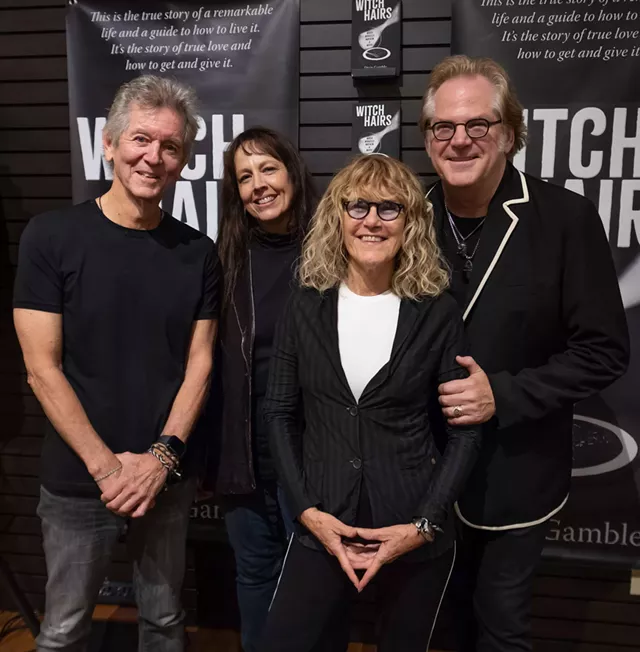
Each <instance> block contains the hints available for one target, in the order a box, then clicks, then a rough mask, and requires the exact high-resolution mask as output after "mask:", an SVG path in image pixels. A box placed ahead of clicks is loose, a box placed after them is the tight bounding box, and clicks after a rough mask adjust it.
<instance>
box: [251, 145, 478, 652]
mask: <svg viewBox="0 0 640 652" xmlns="http://www.w3.org/2000/svg"><path fill="white" fill-rule="evenodd" d="M300 281H301V285H302V287H301V288H300V289H299V290H298V291H297V292H295V293H294V294H293V296H292V298H291V300H290V301H289V304H288V306H287V309H286V311H285V313H284V315H283V318H282V321H281V323H280V325H279V328H278V330H277V332H276V338H275V342H274V351H273V357H272V361H271V369H270V376H269V386H268V389H267V398H266V405H265V420H266V421H267V423H268V424H269V432H270V442H271V449H272V453H273V457H274V460H275V463H276V467H277V471H278V477H279V480H280V482H281V484H282V486H283V488H284V490H285V493H286V495H287V498H288V501H289V506H290V507H291V509H292V511H293V513H294V515H295V517H296V520H297V522H298V523H299V524H300V525H301V526H302V527H301V528H300V531H299V532H298V533H297V534H296V535H295V536H294V537H292V540H291V543H290V545H289V550H288V552H287V556H286V559H285V563H284V567H283V571H282V574H281V576H280V580H279V584H278V588H277V590H276V593H275V596H274V599H273V602H272V606H271V610H270V613H269V617H268V619H267V626H266V631H265V633H264V635H263V645H262V650H263V651H264V652H267V651H268V652H272V651H273V652H275V651H277V652H287V651H291V652H306V651H307V650H311V649H312V648H313V647H314V645H315V644H316V643H317V642H318V641H319V640H320V639H321V637H322V634H323V631H324V630H325V629H326V628H328V627H329V626H330V623H332V622H335V620H336V619H339V618H340V614H341V613H344V611H345V609H346V608H347V607H348V604H349V597H350V595H351V594H354V593H355V592H356V591H358V592H360V591H363V590H366V587H368V585H369V583H370V582H371V580H373V579H374V578H375V583H376V584H378V587H377V592H376V596H377V598H378V600H377V604H378V608H379V618H378V622H379V623H380V632H379V641H378V650H379V651H380V652H392V651H393V652H397V651H398V650H402V651H403V652H413V651H414V650H415V651H416V652H417V651H418V650H420V652H424V650H425V649H426V648H428V645H429V640H430V637H431V632H432V629H433V624H434V622H435V620H436V617H437V614H438V609H439V606H440V601H441V598H442V594H443V592H444V590H445V588H446V584H447V582H448V578H449V575H450V572H451V568H452V566H453V562H454V558H455V552H454V551H455V546H454V538H455V537H454V530H453V521H452V514H451V506H452V504H453V502H454V501H455V499H456V497H457V496H458V494H459V493H460V491H461V489H462V486H463V484H464V481H465V478H466V477H467V475H468V473H469V471H470V469H471V466H472V465H473V463H474V461H475V459H476V456H477V452H478V449H479V443H480V434H479V432H480V431H479V430H478V429H477V428H476V427H470V428H454V427H450V426H445V425H444V423H443V420H442V417H441V413H440V410H439V407H438V401H437V398H438V385H439V384H440V383H442V382H445V381H447V380H452V379H455V378H462V377H464V376H465V371H464V370H463V369H462V368H461V367H460V366H459V365H458V364H457V362H456V356H457V355H459V354H462V353H463V352H464V344H463V327H462V320H461V316H460V313H459V311H458V309H457V307H456V303H455V301H454V299H453V298H452V297H451V296H449V295H448V294H447V293H445V292H444V291H445V289H446V287H447V283H448V280H447V273H446V271H445V269H444V267H443V263H442V259H441V257H440V253H439V251H438V248H437V245H436V242H435V234H434V227H433V221H432V212H431V207H430V205H429V204H428V203H427V202H426V200H425V199H424V195H423V189H422V187H421V185H420V182H419V181H418V179H417V178H416V177H415V175H414V174H413V173H412V172H411V171H410V170H409V168H408V167H406V166H405V165H404V164H402V163H400V162H399V161H396V160H394V159H391V158H387V157H384V156H379V155H374V156H364V157H358V158H356V159H354V161H353V162H352V163H350V164H349V165H348V166H347V167H345V168H344V169H343V170H341V171H340V172H339V173H338V174H337V175H336V176H335V177H334V179H333V180H332V181H331V183H330V184H329V187H328V189H327V191H326V193H325V195H324V197H323V198H322V200H321V202H320V204H319V206H318V209H317V211H316V214H315V216H314V218H313V220H312V225H311V228H310V231H309V233H308V235H307V237H306V239H305V242H304V245H303V254H302V262H301V267H300ZM301 408H302V410H303V413H304V419H300V414H299V412H300V409H301ZM302 424H303V425H302ZM438 432H441V433H442V434H443V435H444V436H443V437H442V450H439V449H438V446H436V439H435V436H436V435H437V433H438ZM346 646H347V641H346V640H345V641H344V646H343V649H346ZM336 649H337V648H336Z"/></svg>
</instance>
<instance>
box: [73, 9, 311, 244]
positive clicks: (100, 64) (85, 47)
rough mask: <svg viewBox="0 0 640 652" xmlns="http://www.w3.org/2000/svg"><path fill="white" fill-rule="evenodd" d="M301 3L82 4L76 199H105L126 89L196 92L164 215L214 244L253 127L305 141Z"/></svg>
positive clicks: (77, 30)
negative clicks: (235, 147)
mask: <svg viewBox="0 0 640 652" xmlns="http://www.w3.org/2000/svg"><path fill="white" fill-rule="evenodd" d="M299 13H300V7H299V0H269V1H268V2H247V0H244V1H240V0H222V1H220V2H216V3H215V4H211V3H207V4H204V5H203V3H201V2H193V1H190V0H183V1H175V0H173V1H172V2H168V1H167V2H165V1H163V0H136V1H135V2H133V0H80V1H79V2H76V3H75V4H72V5H70V6H69V8H68V13H67V55H68V56H67V61H68V67H69V108H70V114H71V160H72V174H73V200H74V202H80V201H83V200H85V199H89V198H93V197H96V196H98V195H99V194H100V193H102V192H104V191H105V190H106V189H107V188H108V186H109V185H110V184H109V181H110V179H111V174H112V173H111V170H110V169H109V167H108V166H107V165H106V163H105V161H104V159H103V157H102V141H101V138H102V127H103V126H104V123H105V121H106V116H107V111H108V108H109V106H110V104H111V101H112V99H113V96H114V94H115V92H116V90H117V88H118V87H119V86H120V85H121V84H122V83H123V82H124V81H127V80H129V79H131V78H133V77H135V76H138V75H140V74H144V73H151V74H156V75H161V76H173V77H176V78H178V79H180V80H181V81H185V82H187V83H188V84H190V85H192V86H193V87H194V88H195V89H196V91H197V93H198V97H199V100H200V105H201V115H200V121H199V122H200V129H199V131H198V136H197V142H196V144H195V147H194V153H193V156H192V158H191V161H190V162H189V163H188V165H187V166H186V167H185V169H184V170H183V172H182V177H181V180H180V181H178V182H177V184H176V186H175V189H173V188H172V189H170V191H168V192H167V194H166V195H165V198H164V201H163V207H164V208H165V210H167V211H168V212H169V213H171V214H172V215H173V216H174V217H175V218H176V219H179V220H181V221H183V222H187V223H188V224H190V225H191V226H193V227H195V228H197V229H199V230H200V231H203V232H205V233H207V234H208V235H209V236H210V237H211V238H213V239H215V237H216V235H217V224H218V194H219V190H220V188H219V186H220V179H221V178H222V154H223V152H224V149H225V147H226V146H227V144H228V143H229V142H230V141H231V140H232V139H233V137H234V136H236V135H237V134H239V133H240V132H242V131H244V130H245V129H246V128H248V127H250V126H252V125H258V124H260V125H264V126H267V127H272V128H273V129H277V130H278V131H280V132H282V133H284V134H285V135H286V136H288V137H289V138H290V139H291V140H292V141H293V143H294V144H296V143H297V141H298V100H299V97H298V88H299V63H298V61H299V33H300V17H299Z"/></svg>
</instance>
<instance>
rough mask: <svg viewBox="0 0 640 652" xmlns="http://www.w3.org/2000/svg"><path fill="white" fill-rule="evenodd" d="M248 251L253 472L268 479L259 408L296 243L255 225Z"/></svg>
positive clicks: (270, 465)
mask: <svg viewBox="0 0 640 652" xmlns="http://www.w3.org/2000/svg"><path fill="white" fill-rule="evenodd" d="M249 253H250V261H251V279H252V291H253V306H254V315H255V337H254V344H253V387H252V403H253V405H252V415H253V423H252V429H253V443H254V460H255V466H256V469H255V472H256V478H258V479H260V480H263V481H272V480H275V477H276V476H275V470H274V468H273V462H272V460H271V455H270V453H269V442H268V434H267V428H266V425H265V423H264V421H263V418H262V409H263V403H264V396H265V394H266V391H267V380H268V378H269V359H270V358H271V350H272V345H273V337H274V334H275V328H276V324H277V322H278V319H279V318H280V315H281V314H282V311H283V310H284V307H285V304H286V303H287V300H288V298H289V295H290V293H291V289H292V287H293V275H294V270H295V264H296V260H297V258H298V256H299V255H300V245H299V242H298V239H297V238H296V237H295V236H294V235H291V234H286V235H280V234H275V233H267V232H266V231H263V230H262V229H260V228H256V229H254V230H253V232H252V234H251V240H250V244H249Z"/></svg>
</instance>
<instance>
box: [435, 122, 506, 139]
mask: <svg viewBox="0 0 640 652" xmlns="http://www.w3.org/2000/svg"><path fill="white" fill-rule="evenodd" d="M501 122H502V120H494V121H493V122H491V121H489V120H485V119H484V118H473V119H471V120H467V122H446V121H442V122H434V123H433V124H432V125H430V126H429V127H427V129H431V131H433V136H434V138H435V139H436V140H451V139H452V138H453V136H454V134H455V133H456V129H457V128H458V126H459V125H464V130H465V131H466V132H467V136H469V138H473V139H475V138H484V137H485V136H486V135H487V133H488V132H489V128H490V127H493V125H497V124H500V123H501Z"/></svg>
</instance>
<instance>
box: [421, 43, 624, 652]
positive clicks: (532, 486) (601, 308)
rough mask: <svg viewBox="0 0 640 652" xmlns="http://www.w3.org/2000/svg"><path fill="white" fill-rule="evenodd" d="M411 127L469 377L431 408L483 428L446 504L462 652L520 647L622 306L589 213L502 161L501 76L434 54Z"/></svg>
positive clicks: (511, 123)
mask: <svg viewBox="0 0 640 652" xmlns="http://www.w3.org/2000/svg"><path fill="white" fill-rule="evenodd" d="M419 124H420V127H421V129H422V131H423V133H424V137H425V146H426V150H427V153H428V154H429V156H430V158H431V161H432V163H433V166H434V168H435V170H436V172H437V173H438V175H439V176H440V181H439V182H438V183H436V184H435V186H434V187H433V188H431V190H430V191H429V193H428V197H429V199H430V200H431V202H432V203H433V207H434V213H435V220H436V227H437V230H438V239H439V243H440V246H441V248H442V250H443V252H444V254H445V257H446V259H447V261H448V263H449V266H450V270H451V292H452V293H453V295H454V296H455V298H456V299H457V301H458V303H459V305H460V306H461V308H462V310H463V313H464V320H465V330H466V335H467V339H468V344H469V351H470V356H468V357H461V358H458V362H459V363H460V364H461V365H462V366H464V367H465V368H466V369H467V370H468V371H469V374H470V375H469V377H468V378H466V379H463V380H455V381H452V382H448V383H444V384H443V385H441V386H440V403H441V406H442V409H443V413H444V415H445V417H446V418H447V419H448V421H449V423H450V424H451V425H455V426H463V425H471V424H478V423H483V424H484V427H483V447H482V450H481V453H480V457H479V461H478V463H477V464H476V466H475V469H474V471H473V472H472V474H471V476H470V479H469V481H468V483H467V485H466V489H465V491H464V493H463V495H462V496H461V497H460V499H459V501H458V503H457V504H456V513H457V515H458V518H459V524H460V542H461V544H462V545H461V546H460V548H461V551H460V555H459V558H458V571H457V575H458V577H457V580H458V581H457V588H458V590H457V591H456V593H457V597H458V598H459V603H458V611H457V614H456V623H457V625H456V629H457V630H458V631H459V632H460V633H461V637H460V646H459V649H460V651H461V652H471V651H473V652H489V651H491V652H503V651H509V652H512V651H516V650H518V651H520V650H531V649H532V648H531V642H530V640H529V632H530V626H531V622H530V620H531V619H530V608H531V598H532V586H533V578H534V574H535V570H536V566H537V563H538V561H539V559H540V555H541V553H542V549H543V545H544V540H545V536H546V533H547V530H548V522H549V519H550V518H551V517H552V516H553V515H554V514H556V513H557V512H558V511H559V510H560V509H561V508H562V507H563V505H564V504H565V502H566V500H567V497H568V493H569V484H570V478H571V465H572V422H573V406H574V404H575V403H576V402H578V401H581V400H583V399H586V398H588V397H589V396H592V395H593V394H595V393H597V392H599V391H600V390H602V389H604V388H605V387H607V386H608V385H609V384H611V383H612V382H613V381H614V380H616V379H617V378H618V377H620V376H621V375H622V374H623V373H624V372H625V370H626V367H627V364H628V356H629V340H628V331H627V325H626V320H625V314H624V309H623V306H622V301H621V299H620V292H619V288H618V282H617V277H616V272H615V269H614V265H613V262H612V258H611V253H610V250H609V247H608V243H607V239H606V236H605V233H604V229H603V228H602V224H601V221H600V218H599V216H598V213H597V211H596V209H595V207H594V206H593V204H592V203H591V202H590V201H589V200H587V199H585V198H584V197H581V196H579V195H577V194H574V193H572V192H570V191H568V190H565V189H563V188H560V187H558V186H554V185H552V184H550V183H545V182H543V181H541V180H540V179H536V178H534V177H531V176H530V175H528V174H523V173H522V172H520V171H518V170H517V169H516V168H515V167H514V166H513V165H512V164H511V161H510V160H511V158H512V157H513V155H514V154H515V153H516V152H517V151H518V150H519V149H521V148H522V147H523V146H524V143H525V137H526V128H525V125H524V122H523V117H522V106H521V105H520V103H519V102H518V100H517V98H516V96H515V93H514V90H513V87H512V85H511V82H510V81H509V79H508V77H507V74H506V72H505V71H504V70H503V69H502V67H501V66H500V65H498V64H497V63H495V62H494V61H491V60H490V59H471V58H469V57H466V56H456V57H449V58H448V59H445V60H444V61H443V62H441V63H440V64H439V65H438V66H437V67H436V68H435V69H434V70H433V72H432V74H431V78H430V82H429V86H428V88H427V91H426V94H425V98H424V104H423V108H422V112H421V117H420V123H419ZM465 618H466V619H468V620H467V621H465V620H464V619H465Z"/></svg>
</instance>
